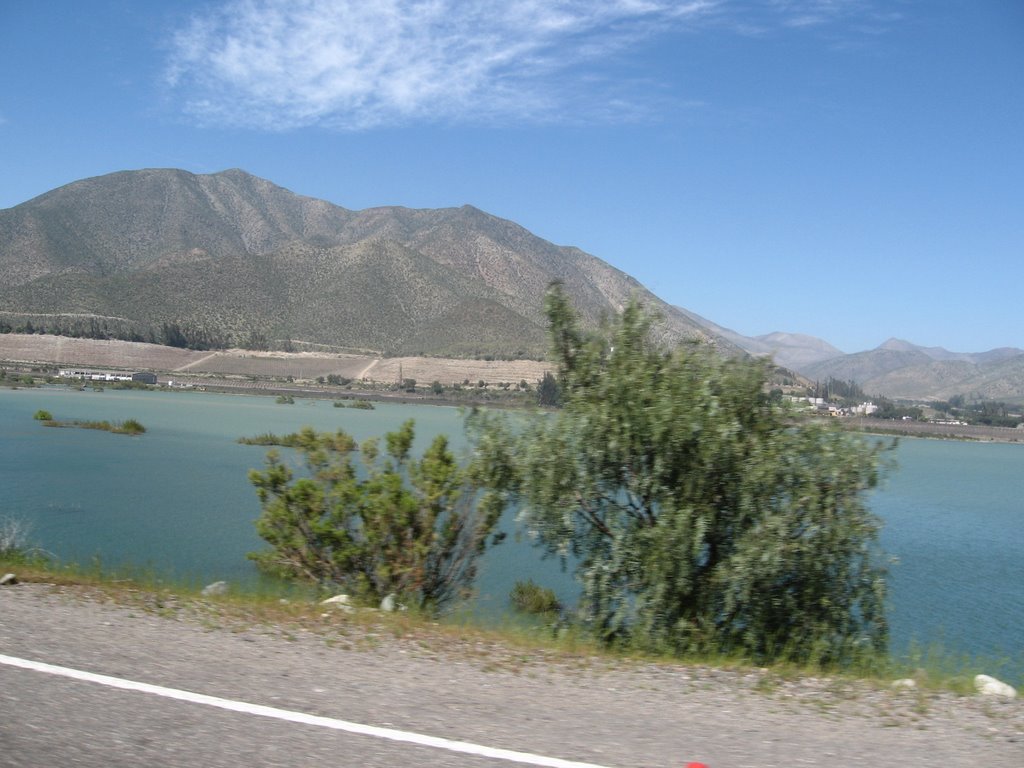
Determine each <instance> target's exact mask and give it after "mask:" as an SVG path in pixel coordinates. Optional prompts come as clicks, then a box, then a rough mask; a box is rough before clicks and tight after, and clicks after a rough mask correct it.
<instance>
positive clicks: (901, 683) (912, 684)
mask: <svg viewBox="0 0 1024 768" xmlns="http://www.w3.org/2000/svg"><path fill="white" fill-rule="evenodd" d="M892 687H893V688H917V681H916V680H914V679H913V678H911V677H902V678H900V679H899V680H893V681H892Z"/></svg>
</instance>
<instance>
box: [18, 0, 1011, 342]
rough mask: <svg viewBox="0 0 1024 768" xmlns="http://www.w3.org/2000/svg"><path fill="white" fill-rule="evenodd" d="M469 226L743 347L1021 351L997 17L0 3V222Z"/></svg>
mask: <svg viewBox="0 0 1024 768" xmlns="http://www.w3.org/2000/svg"><path fill="white" fill-rule="evenodd" d="M146 167H175V168H184V169H186V170H189V171H192V172H195V173H209V172H215V171H219V170H223V169H225V168H234V167H237V168H244V169H245V170H247V171H249V172H251V173H254V174H256V175H258V176H263V177H265V178H268V179H270V180H271V181H274V182H275V183H277V184H280V185H281V186H284V187H287V188H288V189H291V190H292V191H294V192H298V193H301V194H305V195H311V196H314V197H320V198H324V199H327V200H330V201H331V202H334V203H337V204H338V205H342V206H344V207H346V208H352V209H359V208H366V207H372V206H377V205H405V206H409V207H417V208H419V207H425V208H438V207H445V206H456V205H462V204H464V203H470V204H472V205H475V206H477V207H479V208H482V209H484V210H486V211H488V212H490V213H493V214H495V215H497V216H501V217H504V218H508V219H512V220H514V221H516V222H518V223H520V224H522V225H523V226H525V227H526V228H528V229H530V230H531V231H533V232H534V233H536V234H538V235H540V236H541V237H544V238H546V239H548V240H551V241H553V242H555V243H559V244H562V245H576V246H579V247H580V248H583V249H584V250H586V251H588V252H589V253H592V254H594V255H595V256H598V257H600V258H602V259H604V260H605V261H607V262H609V263H611V264H613V265H615V266H616V267H618V268H620V269H622V270H624V271H625V272H628V273H629V274H631V275H633V276H635V277H636V278H637V279H639V280H640V281H641V282H642V283H644V284H645V285H646V286H647V287H649V288H650V289H651V290H653V291H654V292H655V293H657V294H658V295H659V296H661V297H662V298H663V299H665V300H666V301H669V302H671V303H673V304H677V305H680V306H683V307H686V308H687V309H690V310H692V311H694V312H697V313H698V314H701V315H703V316H705V317H707V318H709V319H711V320H713V321H715V322H717V323H719V324H721V325H724V326H727V327H731V328H733V329H735V330H737V331H739V332H741V333H744V334H747V335H757V334H761V333H768V332H770V331H775V330H783V331H790V332H799V333H808V334H812V335H816V336H821V337H823V338H825V339H827V340H828V341H830V342H831V343H833V344H835V345H836V346H838V347H839V348H840V349H842V350H844V351H846V352H855V351H859V350H862V349H868V348H872V347H874V346H877V345H878V344H880V343H881V342H883V341H884V340H885V339H887V338H888V337H890V336H895V337H899V338H904V339H907V340H910V341H913V342H914V343H917V344H922V345H926V346H932V345H935V346H945V347H947V348H949V349H952V350H955V351H982V350H985V349H990V348H993V347H997V346H1017V347H1024V3H1022V2H1020V0H962V1H960V2H954V1H953V0H889V1H888V2H883V1H882V0H763V1H762V2H754V1H753V0H751V1H749V2H743V1H742V0H720V1H717V0H703V1H701V0H695V1H694V2H688V1H686V0H684V1H682V2H662V0H605V1H603V2H601V1H597V0H595V1H593V2H584V1H583V0H564V1H559V0H547V1H546V2H544V1H543V0H504V1H502V2H498V1H495V0H466V1H463V2H457V1H456V0H419V1H417V2H410V1H409V0H380V1H378V2H375V1H374V0H332V1H331V2H328V1H327V0H303V1H301V2H299V1H297V0H290V1H285V0H245V1H243V0H216V1H215V0H208V1H205V2H197V1H192V2H176V3H156V2H135V1H134V0H92V1H91V2H88V3H85V2H77V1H75V0H63V1H61V0H52V1H50V2H42V1H40V2H35V1H34V0H0V208H6V207H10V206H13V205H17V204H18V203H21V202H24V201H26V200H28V199H31V198H32V197H34V196H36V195H39V194H42V193H43V192H46V191H48V190H50V189H52V188H55V187H57V186H60V185H62V184H66V183H69V182H71V181H74V180H76V179H80V178H84V177H88V176H96V175H100V174H104V173H109V172H112V171H118V170H125V169H134V168H146Z"/></svg>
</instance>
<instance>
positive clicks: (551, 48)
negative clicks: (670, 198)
mask: <svg viewBox="0 0 1024 768" xmlns="http://www.w3.org/2000/svg"><path fill="white" fill-rule="evenodd" d="M853 4H857V5H859V4H861V3H860V0H845V2H844V1H843V0H801V1H800V2H798V1H797V0H774V3H773V5H774V6H775V7H774V9H770V10H769V13H771V14H772V15H773V16H774V17H775V18H774V20H773V22H772V23H773V25H774V26H778V25H780V24H781V25H789V26H793V27H801V26H815V25H818V24H821V23H826V22H827V21H828V19H829V18H833V17H835V15H836V14H838V13H840V12H843V13H845V12H847V11H848V9H849V7H850V6H851V5H853ZM745 15H746V14H745V13H744V12H743V11H742V8H741V6H739V5H735V4H733V3H731V2H729V1H728V0H692V2H679V0H674V1H673V0H376V1H375V2H370V1H368V0H226V1H225V2H223V3H221V4H219V5H217V6H215V7H213V8H211V9H208V10H206V11H204V12H201V13H199V14H198V15H196V16H194V17H192V18H191V20H190V21H189V23H188V24H187V25H186V26H185V27H184V28H182V29H180V30H178V31H177V32H176V33H175V34H174V37H173V40H172V43H171V56H170V60H169V63H168V66H167V70H166V76H167V82H168V84H169V85H170V87H171V89H172V91H173V92H174V93H175V95H176V97H177V98H179V99H181V101H182V102H183V104H184V109H185V111H186V112H187V113H188V114H189V115H190V116H191V117H192V118H193V119H195V120H197V121H198V122H200V123H202V124H218V125H225V124H227V125H239V126H248V127H256V128H262V129H270V130H288V129H292V128H297V127H302V126H310V125H319V126H327V127H334V128H341V129H363V128H369V127H374V126H380V125H392V124H401V123H405V122H409V121H413V120H429V121H442V122H444V121H452V122H460V121H487V120H498V119H500V120H509V119H514V120H522V121H549V120H560V119H563V118H564V117H565V116H567V115H575V116H576V117H577V118H580V119H600V120H615V119H619V120H622V119H629V118H631V117H635V116H637V115H638V114H642V113H643V111H644V110H645V108H648V107H649V106H650V103H649V102H648V101H647V99H648V98H652V97H653V96H652V94H654V93H656V92H657V88H644V87H637V86H638V84H639V85H641V86H642V85H644V81H642V80H640V81H636V80H634V81H632V82H630V81H628V80H626V79H624V78H621V77H613V76H610V75H609V74H608V73H607V71H606V69H607V67H606V65H607V64H608V62H609V61H610V60H611V59H612V58H613V57H614V56H616V55H617V54H620V53H622V52H625V51H628V50H630V49H631V48H634V47H636V46H638V45H640V44H641V43H643V42H644V41H646V40H649V39H650V38H651V37H652V36H654V35H657V34H663V33H664V32H666V31H668V30H673V29H677V28H679V27H682V26H690V27H696V26H697V25H699V24H701V23H713V22H715V21H718V22H721V21H722V20H723V19H725V18H732V19H733V20H734V21H735V22H736V23H737V24H741V23H746V22H745V21H744V16H745ZM762 23H764V18H763V15H762V17H761V18H760V19H759V20H758V24H759V25H760V24H762ZM647 85H650V83H647ZM638 94H642V96H640V97H638Z"/></svg>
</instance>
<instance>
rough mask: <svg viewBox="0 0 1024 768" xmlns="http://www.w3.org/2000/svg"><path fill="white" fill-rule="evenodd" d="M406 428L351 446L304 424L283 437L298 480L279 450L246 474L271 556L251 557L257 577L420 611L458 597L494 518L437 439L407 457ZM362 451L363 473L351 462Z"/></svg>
mask: <svg viewBox="0 0 1024 768" xmlns="http://www.w3.org/2000/svg"><path fill="white" fill-rule="evenodd" d="M414 437H415V434H414V430H413V422H412V421H411V420H410V421H407V422H405V424H403V425H402V427H401V429H399V430H398V431H396V432H390V433H388V434H387V435H385V437H384V443H385V454H384V455H381V452H380V449H379V446H378V441H377V440H376V439H372V440H367V441H364V442H363V444H362V445H361V446H359V445H357V444H356V442H355V440H353V439H352V438H351V437H350V436H349V435H347V434H345V433H344V432H342V431H340V430H339V431H338V432H337V433H335V434H330V433H318V432H316V431H314V430H313V429H312V428H311V427H306V428H304V429H302V430H301V431H300V432H299V433H297V434H294V435H288V436H286V437H285V438H284V440H286V441H287V442H288V444H289V445H291V446H293V447H295V448H296V449H297V450H298V452H299V454H300V455H301V456H302V459H303V463H304V465H305V475H304V476H302V477H295V476H294V473H293V472H292V470H291V468H289V467H288V465H286V464H285V463H284V461H283V460H282V458H281V456H280V454H279V453H278V452H277V451H270V452H269V453H268V454H267V457H266V468H265V469H264V470H263V471H259V470H252V471H250V472H249V480H250V481H251V482H252V484H253V485H254V486H255V487H256V493H257V495H258V497H259V500H260V504H261V505H262V514H261V515H260V517H259V519H258V520H257V521H256V530H257V532H258V533H259V535H260V536H261V537H262V538H263V539H264V540H265V541H266V542H267V543H268V544H270V549H268V550H264V551H262V552H258V553H254V554H252V555H250V557H251V558H252V559H254V560H255V561H256V563H257V564H258V565H259V566H260V567H261V568H262V569H264V570H266V571H269V572H271V573H275V574H278V575H282V576H285V577H290V578H298V579H303V580H308V581H311V582H315V583H318V584H320V585H322V586H324V587H325V588H328V587H330V588H341V589H344V590H347V591H348V592H350V593H352V594H354V595H356V596H358V597H360V598H362V599H364V600H368V601H379V600H380V599H382V598H383V597H384V596H386V595H388V594H391V593H395V594H397V595H399V596H400V598H401V599H402V600H404V601H406V602H410V603H414V604H416V605H418V606H419V607H420V608H422V609H426V610H431V611H433V610H440V609H442V608H443V607H445V606H446V605H448V604H449V603H450V602H451V601H452V600H454V599H456V598H459V597H462V596H464V595H465V594H466V593H467V591H468V590H469V588H470V587H471V585H472V583H473V580H474V578H475V576H476V563H477V558H478V556H479V555H480V554H481V553H482V552H483V550H484V547H485V545H486V543H487V541H488V540H490V541H491V542H492V543H497V541H499V540H500V535H494V536H492V535H491V532H492V530H493V529H494V526H495V523H496V522H497V518H498V515H499V514H500V512H501V508H500V506H497V505H496V504H495V503H494V500H490V501H488V499H483V500H482V501H481V502H480V503H478V504H477V503H474V502H475V501H476V495H477V494H476V493H475V489H474V486H473V483H472V481H471V474H470V471H469V470H468V469H464V468H462V467H460V466H459V464H458V463H457V462H456V460H455V457H454V455H453V454H452V452H451V451H450V450H449V448H448V440H447V438H446V437H444V436H443V435H439V436H438V437H437V438H435V439H434V441H433V443H431V445H430V447H429V448H428V449H427V450H426V452H425V453H424V454H423V457H422V458H420V459H418V460H416V459H413V458H411V457H410V450H411V448H412V443H413V439H414ZM356 452H359V453H361V454H362V459H363V464H364V469H365V473H364V474H363V476H360V473H359V472H358V471H357V467H356V463H355V462H354V461H353V459H352V455H353V454H354V453H356Z"/></svg>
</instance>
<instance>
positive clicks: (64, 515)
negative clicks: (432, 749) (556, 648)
mask: <svg viewBox="0 0 1024 768" xmlns="http://www.w3.org/2000/svg"><path fill="white" fill-rule="evenodd" d="M40 408H42V409H45V410H48V411H50V412H51V413H52V414H53V416H54V418H56V419H58V420H68V419H91V420H102V419H107V420H110V421H121V420H124V419H126V418H135V419H137V420H139V421H141V422H142V423H143V424H144V425H145V426H146V428H147V430H148V431H147V433H146V434H145V435H143V436H141V437H135V438H130V437H127V436H124V435H115V434H110V433H106V432H98V431H93V430H83V429H48V428H46V427H43V426H42V425H41V424H39V422H37V421H34V420H33V419H32V414H33V413H35V411H36V410H37V409H40ZM408 418H414V419H415V420H416V430H417V441H416V442H417V444H416V446H415V449H416V450H418V451H421V450H423V449H424V448H425V447H426V445H427V444H428V443H429V442H430V440H432V439H433V438H434V436H435V435H437V434H439V433H446V434H448V435H449V436H450V437H451V438H452V444H453V446H454V447H455V448H456V449H457V450H458V449H461V448H462V447H463V446H464V445H465V440H464V438H463V437H462V419H461V416H460V413H459V411H458V410H457V409H455V408H447V407H438V406H422V405H398V404H389V403H379V404H377V406H376V410H373V411H369V410H367V411H363V410H357V409H351V408H334V407H333V406H332V404H331V402H330V401H322V400H321V401H317V400H303V399H297V400H296V402H295V404H294V405H278V404H276V403H275V402H274V400H273V398H270V397H259V396H245V395H220V394H208V393H200V392H167V391H161V392H147V391H132V390H112V389H108V390H105V391H102V392H93V391H91V390H90V391H86V392H82V391H78V390H72V389H67V388H58V387H46V388H39V389H19V390H9V389H4V390H0V518H2V517H5V516H11V517H17V518H20V519H24V520H26V521H28V522H30V523H31V524H32V526H33V538H34V541H35V542H36V543H37V544H39V545H40V546H42V547H43V548H45V549H46V550H48V551H50V552H52V553H53V554H55V555H57V556H58V557H60V558H61V559H63V560H68V561H77V562H79V563H87V562H89V561H90V560H91V559H93V558H94V557H97V556H98V557H100V558H101V560H102V562H103V563H104V564H106V565H110V566H115V565H121V564H131V565H133V566H137V567H148V568H151V569H153V570H155V571H156V572H158V573H161V574H167V575H168V576H169V577H176V578H188V579H192V580H194V581H201V582H204V583H205V582H209V581H215V580H220V579H224V580H227V581H234V582H252V581H255V580H256V579H257V578H258V577H257V574H256V572H255V569H254V567H253V566H252V564H251V563H250V562H249V561H248V560H246V557H245V555H246V553H247V552H250V551H252V550H255V549H259V548H261V546H262V542H261V540H260V539H259V537H258V536H257V535H256V533H255V530H254V528H253V520H254V519H255V518H256V517H257V515H258V514H259V504H258V502H257V500H256V495H255V492H254V490H253V488H252V486H251V485H250V484H249V482H248V479H247V477H246V474H247V471H248V470H249V469H251V468H256V467H260V466H261V465H262V462H263V456H264V455H265V453H266V448H263V447H258V446H244V445H239V444H238V443H237V442H236V440H237V438H238V437H241V436H247V435H255V434H259V433H262V432H276V433H278V434H282V433H287V432H292V431H295V430H297V429H298V428H299V427H301V426H303V425H307V424H309V425H313V426H315V427H317V428H318V429H325V430H326V429H329V430H335V429H337V428H339V427H341V428H343V429H345V430H346V431H347V432H349V433H350V434H352V435H353V436H354V437H355V438H356V439H357V440H362V439H365V438H367V437H372V436H375V435H382V434H383V433H384V432H386V431H388V430H392V429H395V428H396V427H398V426H399V425H400V424H401V423H402V422H403V421H404V420H406V419H408ZM897 461H898V463H899V468H898V469H897V471H896V472H894V473H893V474H892V475H891V476H890V477H889V478H888V480H887V481H886V483H885V484H884V485H883V487H882V488H881V489H879V490H877V491H875V492H873V493H872V495H871V499H870V502H871V507H872V509H873V510H874V511H875V513H876V514H878V515H879V516H880V517H881V518H882V519H883V520H884V521H885V527H884V529H883V536H882V544H883V547H884V548H885V550H886V551H887V552H888V553H889V554H890V555H893V556H895V557H896V558H897V559H898V563H897V564H895V565H893V567H892V569H891V572H890V621H891V626H892V646H893V650H894V651H895V652H897V653H900V652H902V651H904V650H905V649H906V648H907V647H908V646H909V644H910V643H911V642H912V641H915V640H916V641H917V642H920V643H922V644H926V645H927V644H929V643H934V642H938V643H941V644H942V645H943V646H944V647H945V648H946V649H947V650H950V651H954V652H962V653H966V654H971V655H980V656H984V657H1005V656H1009V657H1011V659H1012V662H1011V663H1010V665H1009V666H1008V667H1006V671H1004V674H1010V675H1011V678H1010V681H1011V682H1015V683H1016V684H1017V685H1020V684H1021V683H1022V682H1024V446H1021V445H1007V444H995V443H966V442H953V441H939V440H921V439H904V440H902V441H901V443H900V446H899V448H898V450H897ZM506 524H509V525H510V523H506ZM525 578H533V579H534V580H535V581H537V582H538V583H541V584H544V585H546V586H550V587H552V588H554V589H555V590H556V591H557V592H558V593H559V596H560V597H561V598H562V599H563V600H567V601H570V602H571V601H572V600H573V599H574V594H575V588H574V585H573V583H572V580H571V577H570V575H569V574H565V573H562V572H561V569H560V567H559V565H558V563H557V562H555V561H553V560H543V559H542V558H541V557H540V555H539V553H538V552H537V551H536V550H535V549H533V548H532V547H530V546H529V545H528V543H526V542H525V541H517V540H516V539H515V537H514V536H511V537H510V538H509V540H508V541H507V542H506V543H505V544H502V545H501V546H500V547H497V548H496V549H494V550H492V551H491V552H490V553H489V554H488V555H487V556H486V558H485V560H484V563H483V566H482V568H481V575H480V580H479V584H478V589H479V592H480V596H479V598H478V601H477V603H478V605H477V610H479V611H481V612H483V613H484V614H487V615H496V614H500V613H501V612H502V611H503V610H504V609H505V606H506V601H507V595H508V591H509V589H510V588H511V586H512V585H513V584H514V582H515V581H516V580H518V579H525ZM1013 678H1016V679H1015V680H1014V679H1013Z"/></svg>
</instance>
